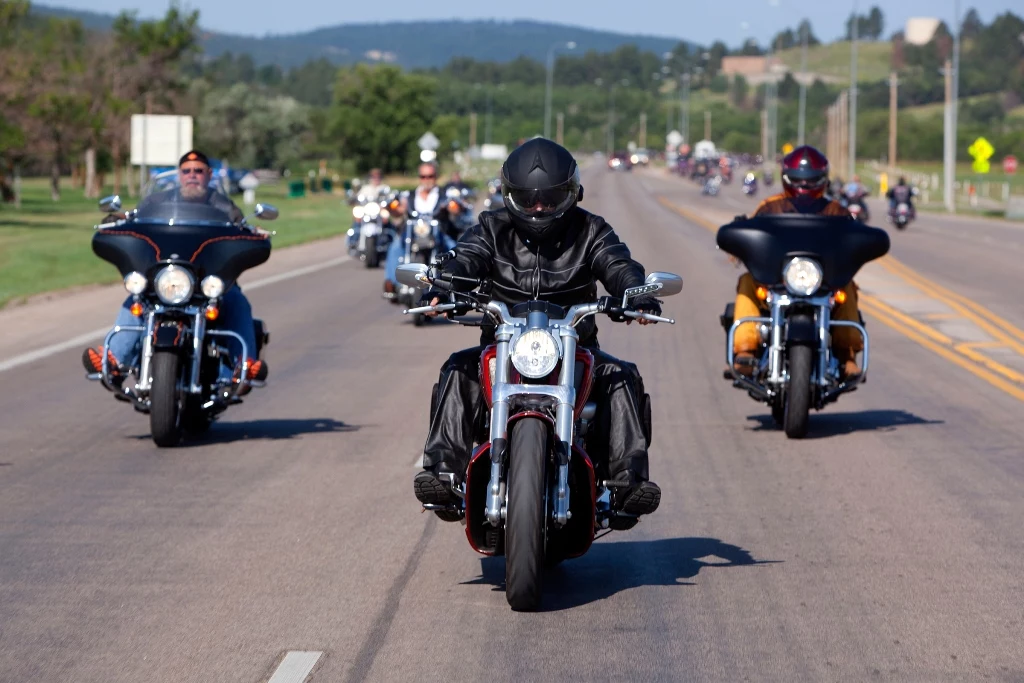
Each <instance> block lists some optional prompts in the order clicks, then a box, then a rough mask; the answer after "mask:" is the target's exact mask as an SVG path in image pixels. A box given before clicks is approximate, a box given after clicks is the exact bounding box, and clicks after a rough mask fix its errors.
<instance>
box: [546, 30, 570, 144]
mask: <svg viewBox="0 0 1024 683" xmlns="http://www.w3.org/2000/svg"><path fill="white" fill-rule="evenodd" d="M562 46H565V47H566V48H567V49H569V50H575V49H576V43H574V42H573V41H571V40H570V41H569V42H568V43H563V42H557V43H552V44H551V47H549V48H548V62H547V67H548V68H547V71H548V74H547V76H548V78H547V85H546V87H545V89H544V137H545V138H547V139H548V140H550V139H551V90H552V87H553V85H554V81H555V49H557V48H559V47H562Z"/></svg>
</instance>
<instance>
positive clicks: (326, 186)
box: [320, 178, 334, 193]
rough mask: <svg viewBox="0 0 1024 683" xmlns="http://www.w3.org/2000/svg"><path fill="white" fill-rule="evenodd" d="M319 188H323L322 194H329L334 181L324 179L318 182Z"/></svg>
mask: <svg viewBox="0 0 1024 683" xmlns="http://www.w3.org/2000/svg"><path fill="white" fill-rule="evenodd" d="M320 185H321V187H323V188H324V192H327V193H330V192H331V190H333V189H334V181H333V180H331V179H330V178H324V179H323V180H322V181H321V182H320Z"/></svg>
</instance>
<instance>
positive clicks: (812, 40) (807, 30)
mask: <svg viewBox="0 0 1024 683" xmlns="http://www.w3.org/2000/svg"><path fill="white" fill-rule="evenodd" d="M796 35H797V39H798V40H800V41H803V40H804V37H805V36H806V38H807V44H808V45H809V46H811V47H813V46H815V45H821V41H820V40H818V38H817V37H816V36H815V35H814V29H812V28H811V22H810V21H808V20H807V19H804V20H803V21H801V22H800V25H799V26H797V27H796Z"/></svg>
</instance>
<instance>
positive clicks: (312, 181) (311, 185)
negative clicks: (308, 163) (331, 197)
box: [309, 178, 320, 192]
mask: <svg viewBox="0 0 1024 683" xmlns="http://www.w3.org/2000/svg"><path fill="white" fill-rule="evenodd" d="M309 191H310V192H319V191H320V186H319V184H317V182H316V178H310V179H309Z"/></svg>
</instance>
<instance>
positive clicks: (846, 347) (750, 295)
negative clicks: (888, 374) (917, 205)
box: [733, 145, 864, 380]
mask: <svg viewBox="0 0 1024 683" xmlns="http://www.w3.org/2000/svg"><path fill="white" fill-rule="evenodd" d="M828 173H829V164H828V159H827V158H825V155H824V154H822V153H821V152H819V151H818V150H817V149H815V148H814V147H811V146H810V145H804V146H802V147H797V148H796V149H794V150H793V151H792V152H790V153H789V154H787V155H786V157H785V158H784V159H783V160H782V188H783V192H782V194H778V195H775V196H773V197H769V198H767V199H765V200H764V201H763V202H761V204H760V206H758V207H757V210H756V211H755V212H754V215H755V216H765V215H771V214H780V213H803V214H817V215H820V216H849V215H850V212H849V211H847V210H846V209H845V208H844V207H843V206H842V205H841V204H840V203H839V202H837V201H834V200H830V199H829V198H828V197H827V196H825V190H826V189H827V188H828V186H829V181H828ZM758 287H759V285H758V283H756V282H754V278H753V277H752V276H751V275H750V273H744V274H743V275H742V276H741V277H740V280H739V282H738V283H737V285H736V304H735V308H734V314H733V315H734V317H733V321H734V322H735V321H736V320H739V319H740V318H752V317H757V316H761V315H765V313H764V311H765V310H767V309H766V308H765V307H763V306H762V304H761V303H759V299H758V296H757V289H758ZM842 291H843V292H844V293H845V294H846V298H845V301H844V302H843V303H841V304H838V305H837V306H836V308H835V309H834V310H833V312H832V318H833V319H835V320H849V321H852V322H856V321H857V320H859V314H858V311H857V286H856V284H854V283H853V282H852V281H851V282H850V283H849V284H847V285H846V287H844V288H843V290H842ZM760 348H761V335H760V333H759V332H758V329H757V325H755V324H754V323H745V324H743V325H740V326H739V328H737V330H736V334H735V336H734V338H733V352H734V354H735V357H734V359H735V370H736V372H738V373H740V374H742V375H744V376H747V377H749V376H751V375H753V374H754V369H755V368H756V367H757V363H758V358H757V355H758V353H759V352H760ZM863 348H864V343H863V340H862V339H861V337H860V335H859V334H857V332H856V331H855V330H854V328H850V327H836V328H835V329H834V331H833V332H832V353H833V354H834V355H835V358H836V360H837V361H838V362H839V372H840V375H841V377H842V378H843V379H844V380H845V379H848V378H850V377H854V376H856V375H859V374H860V368H859V367H858V366H857V362H856V356H857V353H858V352H859V351H861V350H862V349H863Z"/></svg>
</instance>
